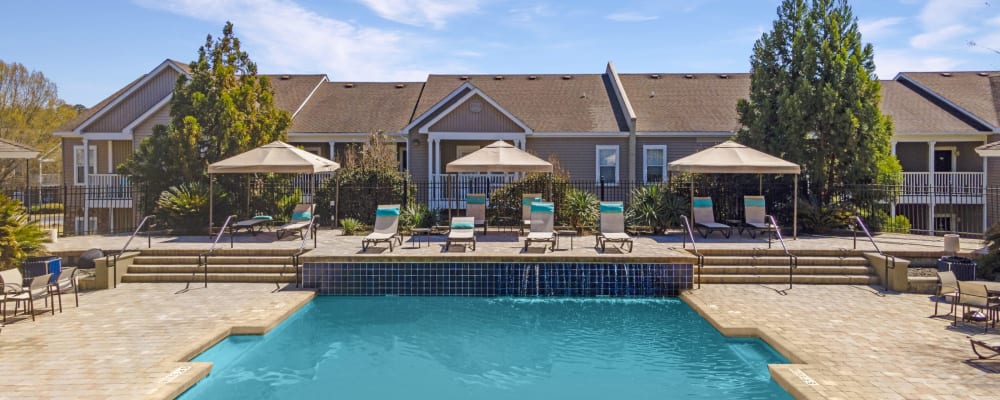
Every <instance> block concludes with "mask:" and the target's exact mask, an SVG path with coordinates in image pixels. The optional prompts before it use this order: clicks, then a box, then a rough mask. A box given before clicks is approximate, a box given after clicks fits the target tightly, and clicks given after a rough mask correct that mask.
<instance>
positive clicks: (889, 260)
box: [851, 215, 896, 291]
mask: <svg viewBox="0 0 1000 400" xmlns="http://www.w3.org/2000/svg"><path fill="white" fill-rule="evenodd" d="M851 219H852V220H853V221H854V222H857V226H860V227H861V231H862V232H864V233H865V235H866V236H868V240H869V241H870V242H871V243H872V246H873V247H875V251H877V252H878V254H879V255H880V256H882V258H883V259H884V263H883V264H885V275H884V276H885V282H883V283H884V284H883V285H882V286H883V287H885V290H886V291H888V290H889V270H890V269H896V256H893V255H889V254H885V253H883V252H882V249H880V248H878V245H877V244H875V238H874V237H872V233H871V231H869V230H868V227H867V226H865V222H864V221H862V220H861V216H858V215H852V216H851ZM853 231H854V249H855V250H857V249H858V230H857V229H853Z"/></svg>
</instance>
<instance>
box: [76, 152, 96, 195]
mask: <svg viewBox="0 0 1000 400" xmlns="http://www.w3.org/2000/svg"><path fill="white" fill-rule="evenodd" d="M87 147H89V148H90V150H93V152H94V156H93V157H89V158H90V163H91V164H92V165H93V167H94V174H96V173H97V146H95V145H88V146H87ZM82 149H83V145H82V144H78V145H74V146H73V186H83V185H85V182H81V179H80V178H82V177H81V176H79V174H78V173H77V165H78V163H77V158H76V154H77V153H76V152H77V150H82ZM86 160H87V157H86V156H84V158H83V160H80V163H83V162H84V161H86ZM86 168H87V166H84V169H86Z"/></svg>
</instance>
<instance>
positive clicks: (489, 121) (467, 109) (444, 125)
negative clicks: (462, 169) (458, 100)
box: [429, 95, 524, 132]
mask: <svg viewBox="0 0 1000 400" xmlns="http://www.w3.org/2000/svg"><path fill="white" fill-rule="evenodd" d="M477 108H478V109H479V111H474V110H476V109H477ZM429 130H430V131H432V132H524V129H522V128H521V127H520V126H518V125H517V124H516V123H515V122H514V121H513V120H512V119H510V118H508V117H507V116H506V115H504V114H503V113H502V112H501V111H500V110H498V109H497V108H496V107H493V106H492V105H490V103H487V102H486V100H484V99H483V98H482V97H480V96H478V95H477V96H473V97H472V98H470V99H469V100H467V101H466V102H465V103H462V104H461V105H459V106H458V107H457V108H455V109H454V110H452V111H451V113H449V114H448V115H446V116H444V118H442V119H441V120H440V121H438V122H437V123H436V124H434V125H433V126H431V127H430V129H429Z"/></svg>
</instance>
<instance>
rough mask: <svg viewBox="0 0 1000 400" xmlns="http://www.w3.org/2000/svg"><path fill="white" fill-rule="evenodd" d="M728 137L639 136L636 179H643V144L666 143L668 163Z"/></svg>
mask: <svg viewBox="0 0 1000 400" xmlns="http://www.w3.org/2000/svg"><path fill="white" fill-rule="evenodd" d="M726 139H728V138H714V137H709V138H695V137H650V136H639V137H637V138H636V143H635V157H636V159H635V179H636V180H637V181H642V163H643V157H644V154H643V153H642V146H652V145H666V146H667V163H670V162H671V161H676V160H678V159H681V158H684V157H687V156H689V155H692V154H694V153H697V152H699V151H702V150H705V149H707V148H709V147H712V146H715V145H717V144H719V143H722V142H724V141H726Z"/></svg>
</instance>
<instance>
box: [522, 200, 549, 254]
mask: <svg viewBox="0 0 1000 400" xmlns="http://www.w3.org/2000/svg"><path fill="white" fill-rule="evenodd" d="M554 219H555V204H552V203H544V202H536V203H531V230H530V231H529V232H528V237H527V238H525V239H524V251H528V246H530V245H531V244H532V243H535V242H543V243H549V246H550V248H551V249H552V250H555V247H556V232H555V230H554V229H553V227H552V226H553V222H554ZM543 251H544V248H543Z"/></svg>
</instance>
